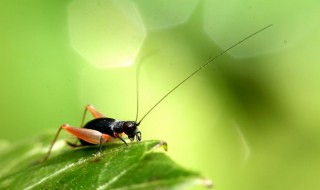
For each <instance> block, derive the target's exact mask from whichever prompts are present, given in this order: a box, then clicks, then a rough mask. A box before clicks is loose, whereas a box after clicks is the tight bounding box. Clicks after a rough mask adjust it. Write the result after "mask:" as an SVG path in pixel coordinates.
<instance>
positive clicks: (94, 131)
mask: <svg viewBox="0 0 320 190" xmlns="http://www.w3.org/2000/svg"><path fill="white" fill-rule="evenodd" d="M271 26H272V25H268V26H266V27H263V28H262V29H260V30H258V31H256V32H254V33H252V34H251V35H249V36H247V37H245V38H243V39H242V40H240V41H238V42H237V43H235V44H233V45H232V46H230V47H229V48H227V49H225V50H224V51H222V52H220V53H219V54H217V55H216V56H215V57H213V58H211V59H209V60H208V61H207V62H206V63H205V64H203V65H202V66H200V67H199V68H198V69H196V70H195V71H194V72H192V73H191V74H189V75H187V77H186V78H184V79H183V80H182V81H181V82H180V83H178V84H177V85H176V86H175V87H174V88H172V89H171V90H170V91H169V92H167V93H166V94H165V95H164V96H163V97H162V98H161V99H160V100H158V102H156V103H155V104H154V105H153V106H152V107H151V108H150V109H149V110H148V111H147V113H146V114H145V115H144V116H143V117H142V118H141V119H140V120H139V121H138V111H139V83H138V80H137V81H136V82H137V112H136V119H135V121H119V120H116V119H112V118H108V117H105V116H104V115H103V114H101V113H99V112H98V111H97V110H96V109H95V108H94V107H93V106H91V105H87V106H86V107H85V110H84V113H83V117H82V122H81V124H80V127H73V126H70V125H68V124H63V125H61V126H60V128H59V130H58V132H57V134H56V135H55V137H54V139H53V141H52V143H51V146H50V148H49V150H48V152H47V154H46V155H45V157H44V158H43V159H42V160H41V162H43V161H45V160H47V159H48V157H49V156H50V153H51V150H52V148H53V145H54V144H55V142H56V140H57V138H58V136H59V134H60V131H61V130H62V129H64V130H65V131H67V132H69V133H71V134H72V135H74V136H76V137H77V138H78V139H79V141H80V143H81V145H79V144H77V143H70V142H68V144H69V145H70V146H73V147H78V146H91V145H100V151H101V147H102V145H103V144H104V143H107V142H111V141H112V140H113V139H120V140H121V141H122V142H123V143H124V144H126V145H127V146H128V144H127V142H126V141H125V140H124V139H123V138H122V134H123V133H124V134H126V135H127V136H128V138H129V139H130V140H131V141H134V139H135V138H136V141H137V142H140V141H141V132H140V131H139V130H138V126H139V125H140V123H141V122H142V120H143V119H144V118H145V117H146V116H147V115H148V114H149V113H150V112H151V111H152V110H153V109H154V108H155V107H156V106H157V105H159V104H160V103H161V102H162V101H163V100H164V99H165V98H166V97H167V96H168V95H170V94H171V93H172V92H173V91H175V90H176V89H177V88H178V87H179V86H181V85H182V84H183V83H185V82H186V81H187V80H189V79H190V78H191V77H192V76H194V75H195V74H197V73H198V72H199V71H200V70H202V69H203V68H205V67H206V66H208V65H209V64H210V63H212V62H213V61H214V60H216V59H217V58H218V57H220V56H222V55H223V54H225V53H226V52H228V51H229V50H231V49H233V48H234V47H236V46H238V45H239V44H241V43H242V42H244V41H246V40H248V39H249V38H251V37H253V36H254V35H256V34H258V33H260V32H262V31H263V30H265V29H267V28H269V27H271ZM138 71H139V69H138ZM137 78H138V77H137ZM87 111H89V112H90V113H91V114H92V115H93V117H94V119H93V120H91V121H89V122H87V123H86V124H85V125H84V126H83V121H84V119H85V116H86V112H87ZM82 126H83V127H82Z"/></svg>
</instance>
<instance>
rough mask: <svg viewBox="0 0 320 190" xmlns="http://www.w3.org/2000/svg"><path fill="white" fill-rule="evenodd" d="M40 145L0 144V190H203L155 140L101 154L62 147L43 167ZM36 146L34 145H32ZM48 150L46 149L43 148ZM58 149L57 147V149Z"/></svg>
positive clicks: (106, 148) (111, 148)
mask: <svg viewBox="0 0 320 190" xmlns="http://www.w3.org/2000/svg"><path fill="white" fill-rule="evenodd" d="M44 141H45V140H41V139H36V140H34V141H32V142H22V143H18V144H14V145H11V144H9V143H5V142H0V147H1V151H0V158H1V160H0V167H1V171H0V189H25V190H29V189H97V190H103V189H172V188H176V187H180V186H187V185H191V184H197V183H198V184H199V183H202V184H207V185H209V184H210V182H209V183H208V182H207V181H206V180H204V179H203V178H202V177H201V176H200V175H199V174H198V173H196V172H192V171H189V170H186V169H184V168H182V167H180V166H179V165H177V164H176V163H175V162H173V161H172V160H171V159H170V158H169V157H168V156H167V155H166V153H165V152H164V151H159V147H161V146H162V147H164V148H166V143H165V142H162V141H157V140H151V141H144V142H141V143H130V144H129V146H128V147H127V146H125V145H123V143H121V144H120V143H109V144H107V145H105V146H104V147H103V151H102V153H101V154H99V153H98V150H99V149H98V147H97V146H92V147H84V148H77V149H71V150H70V148H68V147H66V146H64V144H63V143H62V141H60V142H58V143H57V145H56V146H55V147H60V148H58V149H62V150H59V151H57V150H55V151H53V155H52V156H51V157H50V158H49V159H48V160H47V161H45V162H43V163H40V164H39V163H38V164H37V163H36V162H35V160H37V159H41V156H44V154H45V151H46V149H47V147H44V146H43V145H42V142H44ZM35 142H37V143H35ZM44 144H46V145H48V143H44ZM59 145H60V146H59Z"/></svg>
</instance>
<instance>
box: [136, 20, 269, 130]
mask: <svg viewBox="0 0 320 190" xmlns="http://www.w3.org/2000/svg"><path fill="white" fill-rule="evenodd" d="M271 26H273V24H270V25H268V26H265V27H263V28H261V29H260V30H258V31H256V32H254V33H252V34H250V35H249V36H247V37H245V38H243V39H242V40H240V41H239V42H237V43H235V44H233V45H232V46H230V47H229V48H227V49H225V50H224V51H222V52H221V53H219V54H218V55H216V56H215V57H213V58H211V59H209V61H207V62H206V63H205V64H204V65H202V66H201V67H199V68H198V69H197V70H195V71H194V72H192V73H191V74H190V75H189V76H188V77H186V78H185V79H183V80H182V81H181V82H180V83H178V84H177V85H176V86H175V87H174V88H172V89H171V90H170V91H169V92H168V93H167V94H166V95H164V96H163V97H162V98H161V99H160V100H159V101H158V102H157V103H156V104H155V105H154V106H152V107H151V108H150V109H149V111H148V112H147V113H146V114H145V115H144V116H143V117H142V118H141V119H140V121H139V122H138V125H139V124H140V123H141V121H142V120H143V119H144V118H145V117H146V116H147V115H148V114H149V113H150V112H151V111H152V110H153V109H154V108H155V107H157V106H158V105H159V104H160V102H162V101H163V100H164V99H165V98H166V97H167V96H169V95H170V94H171V93H172V92H173V91H174V90H175V89H177V88H178V87H179V86H181V85H182V84H183V83H185V82H186V81H187V80H189V79H190V78H191V77H193V75H195V74H197V73H198V72H199V71H200V70H202V69H203V68H205V67H206V66H208V65H209V64H210V63H212V62H213V61H214V60H216V59H217V58H219V57H220V56H222V55H223V54H225V53H227V52H228V51H230V50H231V49H233V48H234V47H236V46H238V45H240V44H241V43H242V42H244V41H246V40H248V39H249V38H251V37H253V36H255V35H256V34H258V33H260V32H262V31H264V30H266V29H267V28H269V27H271ZM137 95H138V93H137ZM137 103H138V99H137ZM137 109H138V106H137ZM137 117H138V114H137ZM136 121H137V118H136Z"/></svg>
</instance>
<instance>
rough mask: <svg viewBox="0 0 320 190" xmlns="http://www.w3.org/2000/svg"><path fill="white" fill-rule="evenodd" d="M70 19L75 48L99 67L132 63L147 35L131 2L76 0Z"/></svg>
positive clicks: (71, 9)
mask: <svg viewBox="0 0 320 190" xmlns="http://www.w3.org/2000/svg"><path fill="white" fill-rule="evenodd" d="M68 19H69V32H70V38H71V43H72V47H73V48H74V49H75V51H76V52H77V53H79V54H80V55H81V56H83V57H84V58H85V59H86V60H87V61H88V62H90V63H92V64H94V65H95V66H97V67H114V66H126V65H129V64H131V63H132V62H133V60H134V58H135V56H136V54H137V53H138V51H139V48H140V47H141V45H142V43H143V40H144V38H145V36H146V32H145V29H144V26H143V24H142V22H141V18H140V16H139V13H138V12H137V10H136V8H135V6H134V4H132V2H131V1H121V2H119V1H115V0H111V1H109V0H108V1H106V0H90V1H86V0H75V1H74V2H72V3H71V4H70V6H69V9H68Z"/></svg>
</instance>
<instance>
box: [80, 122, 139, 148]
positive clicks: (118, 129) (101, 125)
mask: <svg viewBox="0 0 320 190" xmlns="http://www.w3.org/2000/svg"><path fill="white" fill-rule="evenodd" d="M138 126H139V123H137V122H135V121H119V120H116V119H112V118H107V117H102V118H96V119H93V120H91V121H89V122H88V123H86V124H85V125H84V126H83V128H86V129H93V130H96V131H99V132H101V133H104V134H107V135H109V136H111V137H113V138H119V137H117V135H115V134H121V133H125V134H126V135H127V136H128V138H129V139H130V140H131V141H133V140H134V138H135V137H137V139H136V140H137V142H140V141H141V132H140V131H139V130H138ZM79 140H80V142H81V145H83V146H90V145H95V144H92V143H89V142H87V141H84V140H82V139H80V138H79ZM121 140H122V139H121ZM123 142H124V143H125V144H126V145H128V144H127V143H126V142H125V141H123Z"/></svg>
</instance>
